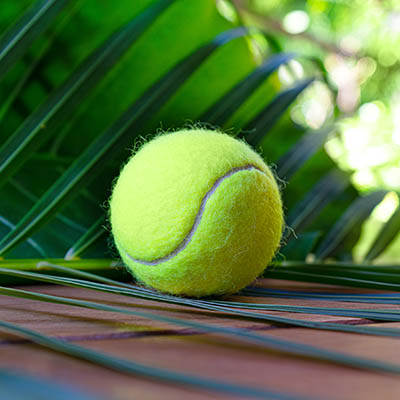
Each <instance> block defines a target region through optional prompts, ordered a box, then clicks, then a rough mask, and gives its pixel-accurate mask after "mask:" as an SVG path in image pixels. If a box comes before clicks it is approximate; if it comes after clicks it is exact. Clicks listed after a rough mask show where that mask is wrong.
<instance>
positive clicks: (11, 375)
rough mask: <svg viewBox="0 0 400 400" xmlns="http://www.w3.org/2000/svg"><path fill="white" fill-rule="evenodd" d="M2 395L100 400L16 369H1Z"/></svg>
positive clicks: (47, 399) (16, 398) (20, 399)
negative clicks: (18, 371)
mask: <svg viewBox="0 0 400 400" xmlns="http://www.w3.org/2000/svg"><path fill="white" fill-rule="evenodd" d="M0 395H1V397H2V398H3V399H13V400H24V399H38V400H39V399H40V400H54V399H57V400H69V399H74V400H100V399H99V398H98V397H94V396H91V395H89V394H85V393H81V392H79V391H78V390H76V389H72V388H70V387H67V386H64V385H58V384H55V383H54V382H52V381H50V380H44V379H39V378H36V377H35V378H34V377H31V376H27V374H26V373H24V374H23V375H22V374H20V373H17V372H15V371H12V372H11V371H8V370H2V369H0Z"/></svg>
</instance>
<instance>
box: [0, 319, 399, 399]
mask: <svg viewBox="0 0 400 400" xmlns="http://www.w3.org/2000/svg"><path fill="white" fill-rule="evenodd" d="M0 327H1V328H2V329H3V330H6V331H8V332H11V333H14V334H17V335H19V336H21V337H24V338H26V339H29V340H31V341H32V342H34V343H36V344H38V345H40V346H42V347H45V348H48V349H51V350H54V351H57V352H59V353H63V354H66V355H68V356H72V357H75V358H78V359H81V360H85V361H89V362H91V363H94V364H96V365H101V366H103V367H106V368H108V369H112V370H114V371H117V372H122V373H125V374H129V375H134V376H137V375H139V376H143V377H146V378H152V379H157V380H160V381H163V382H166V383H175V384H181V385H182V384H184V385H188V386H192V387H197V388H202V389H207V390H214V391H216V392H222V393H229V394H231V395H236V396H242V397H254V398H261V399H276V400H295V399H296V400H297V399H300V398H299V397H298V396H296V397H292V396H290V395H285V394H281V393H279V392H274V391H268V390H263V389H257V388H254V387H248V386H242V385H238V384H232V383H229V382H223V381H218V380H214V379H206V378H201V377H197V376H193V375H188V374H184V373H179V372H174V371H170V370H165V369H161V368H156V367H150V366H147V365H144V364H139V363H135V362H132V361H129V360H125V359H121V358H117V357H113V356H110V355H107V354H105V353H101V352H99V351H94V350H90V349H88V348H85V347H82V346H78V345H76V344H72V343H67V342H65V341H63V340H60V339H56V338H51V337H49V336H46V335H43V334H41V333H39V332H36V331H33V330H30V329H27V328H24V327H22V326H19V325H16V324H11V323H9V322H5V321H0ZM388 367H389V368H392V367H391V366H388Z"/></svg>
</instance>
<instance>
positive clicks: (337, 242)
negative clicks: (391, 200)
mask: <svg viewBox="0 0 400 400" xmlns="http://www.w3.org/2000/svg"><path fill="white" fill-rule="evenodd" d="M385 195H386V192H385V191H379V192H375V193H371V194H369V195H367V196H364V197H360V198H359V199H357V200H356V201H354V202H353V204H352V205H351V206H350V207H349V208H348V209H347V210H346V212H345V213H344V214H343V215H342V217H341V218H340V219H339V221H338V222H337V223H336V224H335V225H334V226H333V227H332V229H331V230H330V231H329V232H328V233H327V234H326V236H325V238H324V239H323V241H322V242H321V244H320V245H319V247H318V248H317V250H316V253H315V256H316V257H317V258H318V259H323V258H327V257H329V256H331V255H333V254H334V253H335V252H336V251H337V250H338V249H339V247H340V246H342V245H343V242H344V240H345V239H346V238H349V237H350V236H351V235H352V234H354V232H355V231H356V230H359V229H360V225H361V224H362V223H363V222H364V221H365V219H366V218H367V217H368V216H369V215H370V214H371V212H372V211H373V209H374V208H375V207H376V206H377V205H378V204H379V203H380V202H381V201H382V200H383V198H384V197H385Z"/></svg>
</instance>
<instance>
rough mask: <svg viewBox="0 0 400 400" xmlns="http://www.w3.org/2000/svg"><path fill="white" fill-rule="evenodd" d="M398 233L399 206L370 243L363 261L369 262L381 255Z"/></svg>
mask: <svg viewBox="0 0 400 400" xmlns="http://www.w3.org/2000/svg"><path fill="white" fill-rule="evenodd" d="M399 232H400V206H399V207H397V209H396V210H395V212H394V213H393V215H392V216H391V217H390V219H389V220H388V221H387V222H386V223H385V225H384V226H383V227H382V229H381V230H380V231H379V233H378V235H377V236H376V239H375V241H374V243H372V245H371V247H370V249H369V250H368V253H367V255H366V256H365V261H370V260H373V259H375V258H377V257H378V256H379V255H380V254H382V253H383V252H384V251H385V249H386V248H387V247H388V246H389V244H390V243H391V242H392V241H393V240H394V239H395V238H396V236H397V235H398V233H399Z"/></svg>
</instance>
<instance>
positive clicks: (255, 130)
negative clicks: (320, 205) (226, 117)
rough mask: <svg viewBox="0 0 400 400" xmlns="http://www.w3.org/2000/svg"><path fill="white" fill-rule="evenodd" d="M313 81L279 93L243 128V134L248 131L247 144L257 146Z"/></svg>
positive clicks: (300, 83)
mask: <svg viewBox="0 0 400 400" xmlns="http://www.w3.org/2000/svg"><path fill="white" fill-rule="evenodd" d="M313 80H314V79H313V78H310V79H305V80H304V81H302V82H299V83H297V84H295V85H294V86H293V87H291V88H289V89H286V90H284V91H282V92H280V93H279V94H278V95H277V96H276V97H275V98H274V99H273V100H272V101H271V103H270V104H268V105H267V106H266V107H265V109H264V110H263V111H261V112H260V113H259V114H258V115H257V116H256V117H255V118H254V119H253V120H252V121H251V122H250V123H249V124H248V125H247V126H246V127H245V128H244V132H246V131H250V133H248V134H246V135H245V137H246V140H247V142H248V143H250V144H251V145H252V146H258V145H259V144H260V143H261V141H262V140H263V138H264V137H265V135H266V133H267V132H268V131H269V130H270V129H271V128H272V127H273V125H274V124H275V123H276V122H277V121H278V120H279V118H280V117H281V116H282V114H283V113H284V112H285V111H286V110H287V109H288V107H289V106H290V105H291V104H292V103H293V101H294V100H295V99H296V98H297V96H298V95H299V94H300V93H301V92H302V91H303V90H305V89H306V88H307V86H309V85H310V84H311V82H313Z"/></svg>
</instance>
